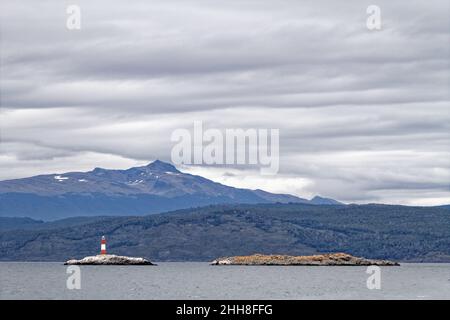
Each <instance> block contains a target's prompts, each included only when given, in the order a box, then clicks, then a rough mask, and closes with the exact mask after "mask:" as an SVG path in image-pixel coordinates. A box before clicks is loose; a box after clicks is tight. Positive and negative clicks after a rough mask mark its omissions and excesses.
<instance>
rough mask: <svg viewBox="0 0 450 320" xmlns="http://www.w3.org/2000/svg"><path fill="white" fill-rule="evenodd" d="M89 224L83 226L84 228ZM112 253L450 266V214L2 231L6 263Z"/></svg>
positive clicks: (404, 212) (125, 220) (54, 225)
mask: <svg viewBox="0 0 450 320" xmlns="http://www.w3.org/2000/svg"><path fill="white" fill-rule="evenodd" d="M84 219H85V221H84V223H83V220H84ZM102 235H105V236H106V239H107V243H108V245H107V249H108V252H110V253H113V254H118V255H128V256H142V257H145V258H148V259H150V260H152V261H171V260H172V261H174V260H175V261H211V260H212V259H214V258H217V257H222V256H234V255H249V254H253V253H262V254H289V255H308V254H315V253H324V252H347V253H349V254H352V255H354V256H360V257H366V258H372V259H388V260H394V261H411V262H413V261H414V262H450V212H449V211H448V209H443V208H438V207H405V206H388V205H348V206H330V205H309V204H256V205H255V204H247V205H214V206H207V207H203V208H195V209H184V210H180V211H176V212H171V213H163V214H153V215H148V216H143V217H98V218H90V217H83V218H77V219H64V220H58V221H54V222H44V223H36V225H35V226H34V227H30V226H28V227H27V230H21V229H20V227H18V228H17V229H16V230H11V229H10V230H9V231H0V243H1V244H2V245H1V246H0V260H10V261H11V260H13V261H21V260H28V261H32V260H33V261H65V260H67V259H69V258H82V257H84V256H88V255H94V254H96V253H98V250H99V241H100V238H101V236H102Z"/></svg>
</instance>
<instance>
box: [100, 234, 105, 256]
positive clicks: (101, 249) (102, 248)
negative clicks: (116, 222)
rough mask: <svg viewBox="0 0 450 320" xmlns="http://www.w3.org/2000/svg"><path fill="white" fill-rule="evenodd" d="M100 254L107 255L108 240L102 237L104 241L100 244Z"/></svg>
mask: <svg viewBox="0 0 450 320" xmlns="http://www.w3.org/2000/svg"><path fill="white" fill-rule="evenodd" d="M100 254H106V238H105V236H102V241H101V244H100Z"/></svg>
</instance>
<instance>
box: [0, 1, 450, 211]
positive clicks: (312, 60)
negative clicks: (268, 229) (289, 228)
mask: <svg viewBox="0 0 450 320" xmlns="http://www.w3.org/2000/svg"><path fill="white" fill-rule="evenodd" d="M75 2H76V4H78V5H79V6H80V8H81V30H73V31H70V30H68V29H67V28H66V18H67V14H66V7H67V5H69V4H74V3H73V2H70V3H68V2H61V1H56V0H53V1H39V3H37V2H35V1H31V0H29V1H21V2H17V1H16V2H12V1H10V2H8V3H6V2H3V3H2V4H1V5H0V9H1V13H0V19H1V36H2V38H1V40H2V41H1V73H0V81H1V82H0V85H1V110H0V125H1V132H0V133H1V144H0V148H1V149H0V168H1V170H0V179H10V178H17V177H24V176H28V175H34V174H40V173H48V172H58V171H66V170H88V169H91V168H93V167H96V166H100V167H122V168H124V167H128V166H131V165H135V164H143V163H146V162H148V161H150V160H153V159H156V158H160V159H163V160H170V150H171V147H172V145H173V143H172V142H170V135H171V133H172V131H173V130H175V129H177V128H187V129H192V125H193V122H194V121H198V120H201V121H203V123H204V124H205V126H206V127H209V128H218V129H221V130H225V129H226V128H279V129H280V139H281V140H280V144H281V146H280V156H281V159H280V173H279V175H277V176H273V177H261V176H260V175H259V171H258V170H255V169H254V168H251V167H237V168H236V167H235V168H230V167H223V166H222V167H186V168H184V169H185V170H187V171H190V172H193V173H198V174H201V175H204V176H206V177H210V178H214V179H215V180H217V181H220V182H223V183H227V184H230V185H234V186H242V187H250V188H264V189H266V190H268V191H276V192H288V193H295V194H297V195H299V196H312V195H315V194H321V195H324V196H330V197H334V198H337V199H340V200H343V201H347V202H389V203H402V204H420V205H432V204H441V203H450V186H449V181H450V160H449V159H450V94H449V91H450V89H449V86H450V82H449V54H450V44H449V42H448V39H449V35H450V25H449V21H450V19H449V10H448V9H449V8H448V1H433V2H421V1H400V2H396V3H395V4H394V3H391V2H389V1H379V3H378V5H379V6H380V8H381V18H382V29H381V30H380V31H370V30H368V29H367V28H366V19H367V14H366V8H367V6H368V5H370V4H372V3H370V2H368V1H346V2H345V4H341V3H339V4H338V3H335V2H333V1H309V2H308V1H307V2H303V1H302V2H299V1H293V0H292V1H290V0H286V1H264V2H263V3H261V1H256V0H254V1H245V0H244V1H226V2H223V3H218V2H216V1H181V0H180V1H170V2H167V1H135V2H133V5H130V4H129V3H126V2H119V1H117V2H114V3H111V1H103V0H102V1H99V0H95V1H81V0H80V1H75Z"/></svg>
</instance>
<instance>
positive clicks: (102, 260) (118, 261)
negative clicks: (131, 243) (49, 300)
mask: <svg viewBox="0 0 450 320" xmlns="http://www.w3.org/2000/svg"><path fill="white" fill-rule="evenodd" d="M64 264H66V265H68V264H76V265H154V264H153V263H151V262H150V261H148V260H147V259H144V258H134V257H125V256H116V255H114V254H99V255H96V256H89V257H85V258H83V259H81V260H75V259H73V260H68V261H66V262H65V263H64Z"/></svg>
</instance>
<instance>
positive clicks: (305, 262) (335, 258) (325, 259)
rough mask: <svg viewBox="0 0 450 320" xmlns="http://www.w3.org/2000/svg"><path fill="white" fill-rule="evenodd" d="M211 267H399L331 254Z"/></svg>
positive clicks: (228, 261) (235, 260)
mask: <svg viewBox="0 0 450 320" xmlns="http://www.w3.org/2000/svg"><path fill="white" fill-rule="evenodd" d="M211 265H247V266H370V265H375V266H399V265H400V264H398V263H397V262H393V261H388V260H372V259H365V258H359V257H354V256H352V255H350V254H347V253H329V254H320V255H312V256H288V255H264V254H254V255H250V256H235V257H224V258H218V259H216V260H214V261H213V262H211Z"/></svg>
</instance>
